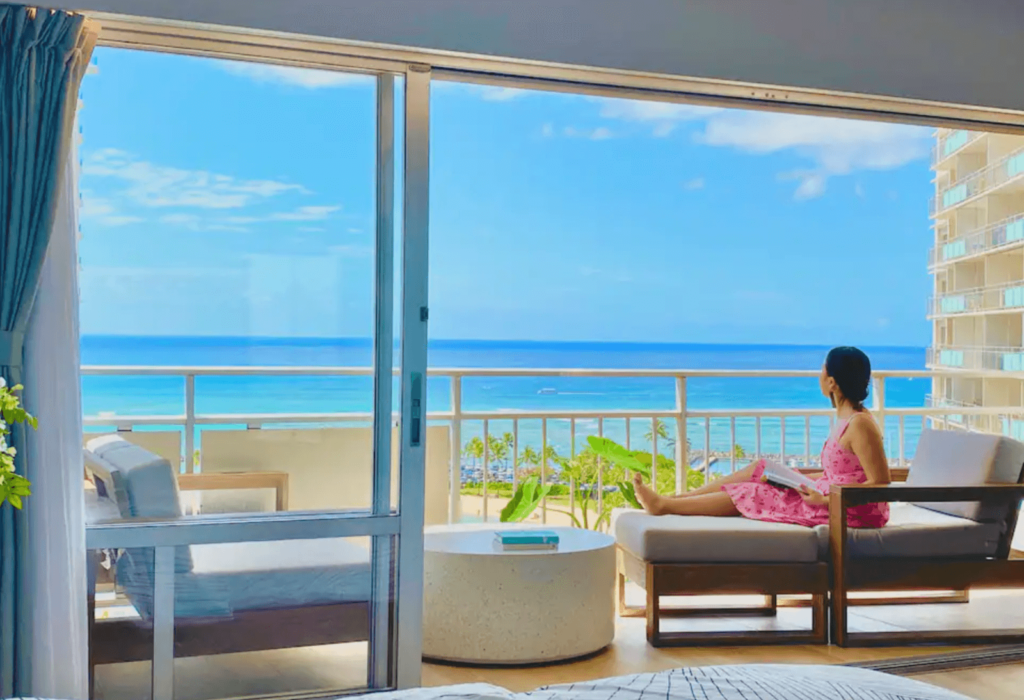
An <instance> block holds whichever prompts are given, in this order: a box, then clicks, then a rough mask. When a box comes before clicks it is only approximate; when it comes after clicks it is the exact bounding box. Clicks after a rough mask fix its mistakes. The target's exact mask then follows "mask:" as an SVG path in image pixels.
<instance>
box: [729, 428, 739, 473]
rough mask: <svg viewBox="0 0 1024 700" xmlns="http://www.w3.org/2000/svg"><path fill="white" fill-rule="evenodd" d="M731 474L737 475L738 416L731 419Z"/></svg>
mask: <svg viewBox="0 0 1024 700" xmlns="http://www.w3.org/2000/svg"><path fill="white" fill-rule="evenodd" d="M729 443H730V445H729V473H730V474H735V473H736V444H737V443H736V416H731V417H730V418H729Z"/></svg>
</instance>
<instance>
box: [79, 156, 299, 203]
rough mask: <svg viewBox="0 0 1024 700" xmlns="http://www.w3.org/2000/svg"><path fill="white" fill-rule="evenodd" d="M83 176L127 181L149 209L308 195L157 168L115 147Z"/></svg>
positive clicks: (130, 193) (272, 184)
mask: <svg viewBox="0 0 1024 700" xmlns="http://www.w3.org/2000/svg"><path fill="white" fill-rule="evenodd" d="M82 173H83V174H85V175H89V176H93V177H109V178H114V179H117V180H121V181H123V182H124V183H125V185H126V189H125V190H124V192H123V194H124V195H125V196H126V197H127V198H129V199H131V200H132V201H133V202H134V203H136V204H140V205H142V206H146V207H196V208H200V209H238V208H242V207H246V206H248V205H250V204H253V203H255V202H258V201H261V200H266V199H270V198H272V197H276V196H278V195H281V194H284V193H286V192H301V193H308V190H306V189H305V188H304V187H302V186H301V185H295V184H291V183H286V182H278V181H275V180H239V179H237V178H235V177H233V176H230V175H220V174H217V173H211V172H208V171H205V170H185V169H182V168H173V167H168V166H163V165H156V164H154V163H149V162H147V161H143V160H138V159H136V158H135V157H134V156H132V155H131V154H129V153H125V152H124V151H119V150H117V149H113V148H108V149H103V150H100V151H96V152H94V153H91V154H90V155H89V156H88V157H87V158H86V159H85V162H84V164H83V166H82Z"/></svg>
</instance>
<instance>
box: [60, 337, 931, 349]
mask: <svg viewBox="0 0 1024 700" xmlns="http://www.w3.org/2000/svg"><path fill="white" fill-rule="evenodd" d="M86 338H97V339H98V338H104V339H105V338H110V339H114V338H118V339H129V338H133V339H146V340H183V339H189V340H232V341H238V340H248V341H253V342H288V341H305V342H325V341H326V342H334V343H337V342H341V343H346V342H347V343H366V344H372V343H373V340H374V339H373V338H372V337H369V336H255V335H252V336H249V335H156V334H152V335H150V334H145V335H131V334H117V333H82V334H80V335H79V339H80V340H82V339H86ZM433 343H441V344H445V343H464V344H473V345H481V346H483V345H494V346H497V345H504V346H509V345H577V346H578V345H617V346H633V347H652V346H657V347H736V348H740V347H761V348H772V347H776V348H807V349H812V350H820V349H823V348H825V349H827V348H831V347H835V346H834V345H833V344H830V343H780V342H715V341H676V340H655V341H636V340H534V339H490V338H430V339H428V341H427V344H428V346H429V345H430V344H433ZM399 344H400V342H399V340H398V339H396V340H395V345H396V346H397V345H399ZM861 347H865V348H871V349H875V350H927V348H928V346H927V345H863V346H861Z"/></svg>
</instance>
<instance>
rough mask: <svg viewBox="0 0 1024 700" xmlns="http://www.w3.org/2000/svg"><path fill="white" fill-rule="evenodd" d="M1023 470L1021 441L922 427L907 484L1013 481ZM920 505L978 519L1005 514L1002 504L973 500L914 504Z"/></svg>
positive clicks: (948, 484) (971, 484) (1023, 447)
mask: <svg viewBox="0 0 1024 700" xmlns="http://www.w3.org/2000/svg"><path fill="white" fill-rule="evenodd" d="M1022 469H1024V444H1022V443H1020V442H1017V441H1016V440H1011V439H1010V438H1008V437H1004V436H1002V435H990V434H987V433H971V432H966V431H960V430H925V431H923V432H922V433H921V438H920V440H919V441H918V443H917V453H916V454H915V455H914V459H913V461H912V464H911V467H910V473H909V474H908V475H907V486H984V485H985V484H1016V483H1018V482H1019V481H1020V479H1021V471H1022ZM915 505H918V506H920V507H922V508H927V509H928V510H933V511H936V512H939V513H946V514H947V515H954V516H957V517H960V518H968V519H969V520H975V521H978V522H998V521H1000V520H1002V519H1003V518H1005V517H1006V508H1005V507H1003V506H991V505H986V506H983V505H981V504H980V503H977V502H954V503H924V502H921V503H916V504H915Z"/></svg>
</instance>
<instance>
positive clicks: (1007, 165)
mask: <svg viewBox="0 0 1024 700" xmlns="http://www.w3.org/2000/svg"><path fill="white" fill-rule="evenodd" d="M1011 188H1012V189H1021V190H1024V149H1018V150H1016V151H1014V152H1013V153H1010V154H1009V155H1007V156H1006V157H1005V158H1002V159H1000V160H998V161H996V162H995V163H992V164H991V165H989V166H987V167H985V168H982V169H981V170H977V171H975V172H973V173H971V174H969V175H966V176H964V177H962V178H960V179H959V180H957V181H955V182H953V183H951V184H949V185H947V186H946V187H940V188H939V189H938V192H937V193H936V195H935V196H934V197H932V199H931V203H930V207H929V211H930V213H931V215H932V216H936V215H938V214H942V213H944V212H946V211H950V210H952V209H954V208H956V207H959V206H962V205H963V204H965V203H967V202H970V201H972V200H974V199H976V198H978V197H980V196H982V195H984V194H987V193H989V192H992V191H994V190H996V189H999V190H1004V189H1011Z"/></svg>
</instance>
